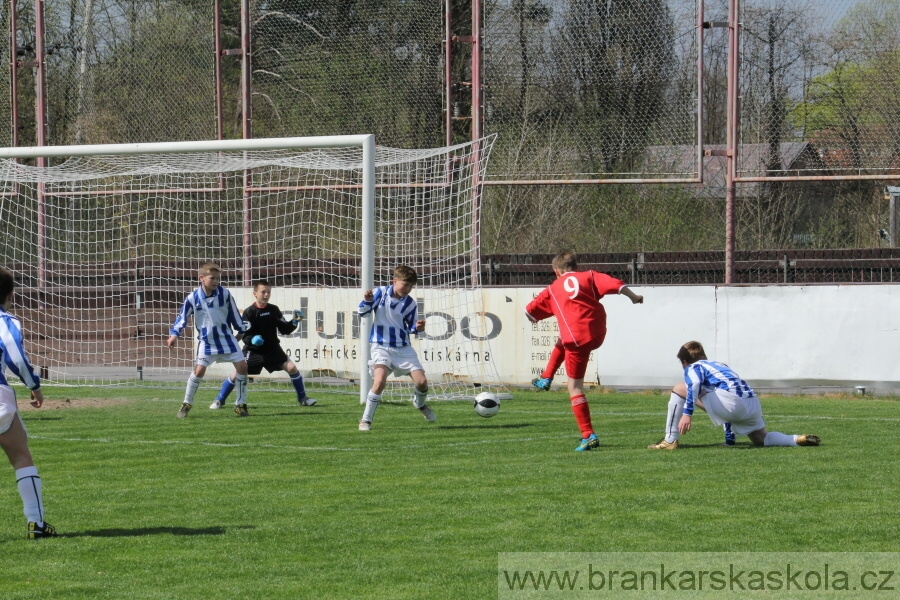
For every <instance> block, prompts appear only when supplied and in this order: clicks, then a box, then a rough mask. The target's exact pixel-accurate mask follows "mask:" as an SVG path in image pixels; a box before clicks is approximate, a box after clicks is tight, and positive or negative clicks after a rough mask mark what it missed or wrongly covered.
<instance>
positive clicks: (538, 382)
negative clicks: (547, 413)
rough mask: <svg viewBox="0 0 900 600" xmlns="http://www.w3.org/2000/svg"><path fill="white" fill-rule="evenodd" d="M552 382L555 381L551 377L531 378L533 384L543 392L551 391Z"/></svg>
mask: <svg viewBox="0 0 900 600" xmlns="http://www.w3.org/2000/svg"><path fill="white" fill-rule="evenodd" d="M551 383H553V380H552V379H550V378H549V377H538V378H537V379H532V380H531V385H533V386H534V387H536V388H537V389H539V390H541V391H542V392H549V391H550V384H551Z"/></svg>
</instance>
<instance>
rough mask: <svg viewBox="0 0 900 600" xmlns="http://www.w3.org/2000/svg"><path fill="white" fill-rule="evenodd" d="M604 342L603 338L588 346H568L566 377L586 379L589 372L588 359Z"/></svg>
mask: <svg viewBox="0 0 900 600" xmlns="http://www.w3.org/2000/svg"><path fill="white" fill-rule="evenodd" d="M602 344H603V339H602V338H601V339H600V340H599V341H595V342H593V343H591V344H588V345H586V346H580V347H577V348H572V347H571V346H566V377H568V378H569V379H584V374H585V373H586V372H587V366H588V361H589V360H590V358H591V352H593V351H594V350H596V349H597V348H599V347H600V346H601V345H602Z"/></svg>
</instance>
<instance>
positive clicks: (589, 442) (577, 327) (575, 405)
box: [525, 252, 644, 452]
mask: <svg viewBox="0 0 900 600" xmlns="http://www.w3.org/2000/svg"><path fill="white" fill-rule="evenodd" d="M577 269H578V257H577V256H575V254H572V253H571V252H564V253H562V254H559V255H557V256H556V257H554V258H553V272H554V273H556V281H554V282H553V283H551V284H550V285H549V286H547V288H545V289H544V290H543V291H542V292H541V293H540V294H538V295H537V296H536V297H535V298H534V300H532V301H531V302H530V303H529V304H528V306H526V307H525V316H527V317H528V319H529V320H530V321H531V322H532V323H534V322H536V321H540V320H542V319H547V318H550V317H552V316H555V317H556V321H557V323H558V324H559V337H560V339H561V340H562V350H563V351H564V356H563V360H564V361H565V364H566V376H567V377H568V378H569V397H570V399H571V402H572V413H573V414H574V415H575V421H576V422H577V423H578V428H579V429H581V443H580V444H579V445H578V447H576V448H575V451H576V452H583V451H585V450H593V449H594V448H598V447H600V440H599V439H598V438H597V434H596V433H595V432H594V428H593V425H592V424H591V411H590V408H589V407H588V403H587V398H586V397H585V395H584V374H585V372H586V371H587V364H588V360H589V359H590V356H591V352H592V351H594V350H596V349H597V348H599V347H600V346H601V345H602V344H603V340H604V339H605V338H606V309H604V308H603V305H602V304H600V300H601V299H602V298H603V297H604V296H605V295H607V294H621V295H623V296H626V297H627V298H628V299H629V300H631V302H632V303H633V304H641V303H643V302H644V297H643V296H641V295H639V294H635V293H634V292H632V291H631V290H630V289H628V287H626V285H625V282H624V281H620V280H618V279H616V278H615V277H610V276H609V275H606V274H605V273H598V272H596V271H578V270H577Z"/></svg>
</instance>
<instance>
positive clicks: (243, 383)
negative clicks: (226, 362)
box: [229, 353, 250, 417]
mask: <svg viewBox="0 0 900 600" xmlns="http://www.w3.org/2000/svg"><path fill="white" fill-rule="evenodd" d="M238 356H240V360H237V358H238ZM229 358H230V360H232V362H233V364H234V372H235V375H234V387H235V390H236V391H237V393H236V397H235V399H234V414H235V415H236V416H238V417H247V416H250V413H249V411H248V410H247V380H248V369H247V361H246V360H245V359H244V356H243V355H242V354H240V353H237V356H231V357H229Z"/></svg>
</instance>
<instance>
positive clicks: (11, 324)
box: [0, 308, 41, 390]
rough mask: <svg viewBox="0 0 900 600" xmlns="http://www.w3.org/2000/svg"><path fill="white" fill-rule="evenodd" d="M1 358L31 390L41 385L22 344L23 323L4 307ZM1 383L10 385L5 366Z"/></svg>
mask: <svg viewBox="0 0 900 600" xmlns="http://www.w3.org/2000/svg"><path fill="white" fill-rule="evenodd" d="M0 359H2V361H3V362H2V364H3V365H5V366H7V367H9V370H10V371H12V372H13V373H15V375H16V376H17V377H18V378H19V379H21V380H22V383H24V384H25V387H27V388H28V389H29V390H36V389H38V388H40V387H41V379H40V377H38V375H37V373H35V371H34V369H33V368H32V366H31V363H29V362H28V357H27V356H26V355H25V348H24V347H23V346H22V325H21V324H20V323H19V320H18V319H17V318H15V317H14V316H12V315H11V314H9V313H8V312H6V311H5V310H3V309H2V308H0ZM0 385H9V382H8V381H7V380H6V372H5V370H4V369H3V368H0Z"/></svg>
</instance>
